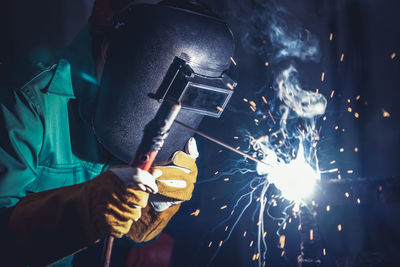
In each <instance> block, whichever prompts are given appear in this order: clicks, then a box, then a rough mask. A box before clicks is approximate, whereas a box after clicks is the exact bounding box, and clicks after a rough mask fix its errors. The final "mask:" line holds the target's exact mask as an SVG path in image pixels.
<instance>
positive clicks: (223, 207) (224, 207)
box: [220, 205, 228, 210]
mask: <svg viewBox="0 0 400 267" xmlns="http://www.w3.org/2000/svg"><path fill="white" fill-rule="evenodd" d="M227 207H228V206H227V205H224V206H222V207H221V208H220V209H221V210H223V209H226V208H227Z"/></svg>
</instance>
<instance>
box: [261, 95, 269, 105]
mask: <svg viewBox="0 0 400 267" xmlns="http://www.w3.org/2000/svg"><path fill="white" fill-rule="evenodd" d="M261 98H262V100H263V101H264V103H265V104H268V102H267V99H266V98H265V96H262V97H261Z"/></svg>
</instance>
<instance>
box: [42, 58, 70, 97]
mask: <svg viewBox="0 0 400 267" xmlns="http://www.w3.org/2000/svg"><path fill="white" fill-rule="evenodd" d="M44 92H45V93H49V94H55V95H60V96H65V97H68V98H75V94H74V90H73V88H72V80H71V66H70V64H69V62H68V61H67V60H66V59H60V60H59V61H58V64H57V65H56V66H55V73H54V76H53V78H52V80H51V82H50V84H49V86H48V87H47V88H45V89H44Z"/></svg>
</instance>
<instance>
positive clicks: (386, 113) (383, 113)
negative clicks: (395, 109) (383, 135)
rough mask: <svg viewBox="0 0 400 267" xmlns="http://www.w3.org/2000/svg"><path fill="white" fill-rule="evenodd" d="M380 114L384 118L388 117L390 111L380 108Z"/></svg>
mask: <svg viewBox="0 0 400 267" xmlns="http://www.w3.org/2000/svg"><path fill="white" fill-rule="evenodd" d="M382 116H383V117H384V118H389V117H390V113H389V112H387V111H386V110H385V109H382Z"/></svg>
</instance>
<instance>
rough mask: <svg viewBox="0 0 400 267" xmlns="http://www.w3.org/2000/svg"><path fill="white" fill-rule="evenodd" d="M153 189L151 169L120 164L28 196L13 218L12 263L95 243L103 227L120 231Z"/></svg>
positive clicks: (34, 261) (46, 259) (39, 260)
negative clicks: (71, 184)
mask: <svg viewBox="0 0 400 267" xmlns="http://www.w3.org/2000/svg"><path fill="white" fill-rule="evenodd" d="M155 192H157V186H156V184H155V180H154V177H153V176H152V175H150V174H149V173H148V172H145V171H143V170H139V169H136V168H131V167H129V166H120V167H114V168H111V169H109V170H108V171H106V172H104V173H102V174H100V175H99V176H97V177H95V178H94V179H93V180H91V181H88V182H85V183H82V184H77V185H73V186H68V187H62V188H58V189H53V190H48V191H43V192H39V193H35V194H32V195H30V196H27V197H25V198H23V199H22V200H21V201H20V202H19V203H18V204H17V205H16V206H15V207H14V210H13V212H12V213H11V216H10V220H9V225H8V226H9V227H8V232H9V237H10V246H9V247H10V251H11V254H15V255H14V258H13V263H15V266H19V265H32V266H44V265H47V264H50V263H52V262H54V261H57V260H59V259H61V258H63V257H65V256H68V255H70V254H72V253H74V252H76V251H78V250H79V249H82V248H84V247H85V246H88V245H91V244H93V243H94V242H96V241H97V240H98V239H100V238H101V237H102V235H103V234H104V233H107V234H112V235H114V236H116V237H121V236H122V235H124V234H126V233H127V232H128V231H129V230H130V228H131V226H132V223H133V222H134V221H135V220H138V219H139V218H140V216H141V209H142V208H144V207H146V205H147V201H148V198H149V193H155ZM16 256H18V257H16ZM17 260H19V261H21V262H18V261H17Z"/></svg>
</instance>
